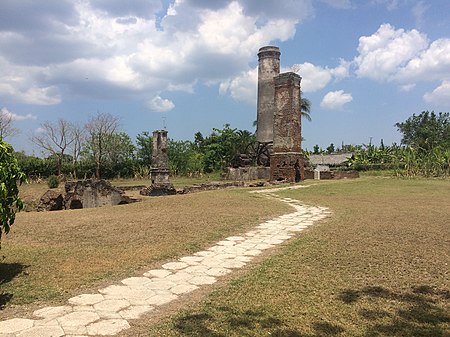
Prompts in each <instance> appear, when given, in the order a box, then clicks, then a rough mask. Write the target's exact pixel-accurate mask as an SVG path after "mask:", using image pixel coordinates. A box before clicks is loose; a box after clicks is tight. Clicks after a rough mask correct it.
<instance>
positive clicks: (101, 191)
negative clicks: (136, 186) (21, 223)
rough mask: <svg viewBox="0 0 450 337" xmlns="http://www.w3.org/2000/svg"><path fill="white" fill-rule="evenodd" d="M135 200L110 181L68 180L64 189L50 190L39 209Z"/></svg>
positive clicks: (60, 208) (109, 204)
mask: <svg viewBox="0 0 450 337" xmlns="http://www.w3.org/2000/svg"><path fill="white" fill-rule="evenodd" d="M135 201H136V200H134V199H132V198H130V197H128V196H126V195H124V192H123V190H121V189H119V188H117V187H115V186H113V185H111V183H110V182H109V181H106V180H103V179H98V180H97V179H87V180H78V181H68V182H66V183H65V186H64V191H61V190H59V191H58V190H48V191H47V192H46V193H45V194H44V195H43V196H42V197H41V199H40V200H39V204H38V205H37V211H58V210H63V209H79V208H94V207H102V206H115V205H122V204H129V203H131V202H135Z"/></svg>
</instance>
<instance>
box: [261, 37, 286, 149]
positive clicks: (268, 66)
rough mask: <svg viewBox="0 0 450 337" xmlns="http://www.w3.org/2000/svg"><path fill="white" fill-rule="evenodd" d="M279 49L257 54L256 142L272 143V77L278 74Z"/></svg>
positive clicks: (273, 88)
mask: <svg viewBox="0 0 450 337" xmlns="http://www.w3.org/2000/svg"><path fill="white" fill-rule="evenodd" d="M280 54H281V53H280V48H278V47H274V46H266V47H262V48H260V49H259V53H258V97H257V118H256V121H257V126H256V141H257V142H259V143H269V142H272V141H273V117H274V113H275V99H274V98H275V86H274V77H275V76H277V75H278V74H279V73H280Z"/></svg>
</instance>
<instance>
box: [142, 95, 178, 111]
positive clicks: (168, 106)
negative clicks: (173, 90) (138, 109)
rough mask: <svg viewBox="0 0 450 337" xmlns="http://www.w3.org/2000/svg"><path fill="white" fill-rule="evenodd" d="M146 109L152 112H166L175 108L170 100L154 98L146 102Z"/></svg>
mask: <svg viewBox="0 0 450 337" xmlns="http://www.w3.org/2000/svg"><path fill="white" fill-rule="evenodd" d="M147 107H148V108H149V109H150V111H153V112H166V111H170V110H172V109H173V108H175V104H174V103H173V102H172V101H171V100H168V99H166V98H162V97H160V96H156V97H154V98H153V99H152V100H151V101H149V102H148V104H147Z"/></svg>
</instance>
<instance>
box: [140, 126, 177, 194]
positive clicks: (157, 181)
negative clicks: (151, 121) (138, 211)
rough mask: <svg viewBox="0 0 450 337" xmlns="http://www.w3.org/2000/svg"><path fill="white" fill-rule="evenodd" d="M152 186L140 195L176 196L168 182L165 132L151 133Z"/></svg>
mask: <svg viewBox="0 0 450 337" xmlns="http://www.w3.org/2000/svg"><path fill="white" fill-rule="evenodd" d="M150 175H151V180H152V184H151V186H150V187H148V188H146V189H144V190H142V191H141V194H142V195H149V196H158V195H170V194H176V193H177V192H176V190H175V188H174V187H173V185H172V183H171V182H170V181H169V156H168V154H167V130H156V131H153V151H152V166H151V170H150Z"/></svg>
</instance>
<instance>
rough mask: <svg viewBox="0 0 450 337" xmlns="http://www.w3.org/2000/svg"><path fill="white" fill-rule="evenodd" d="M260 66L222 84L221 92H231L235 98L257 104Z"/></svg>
mask: <svg viewBox="0 0 450 337" xmlns="http://www.w3.org/2000/svg"><path fill="white" fill-rule="evenodd" d="M257 82H258V68H254V69H251V70H249V71H244V72H242V73H241V74H240V75H239V76H237V77H235V78H233V79H231V80H228V81H224V82H222V83H221V84H220V87H219V91H220V93H221V94H226V93H229V94H230V95H231V97H233V99H234V100H236V101H238V102H245V103H248V104H253V105H254V104H256V95H257V93H256V91H257Z"/></svg>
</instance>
